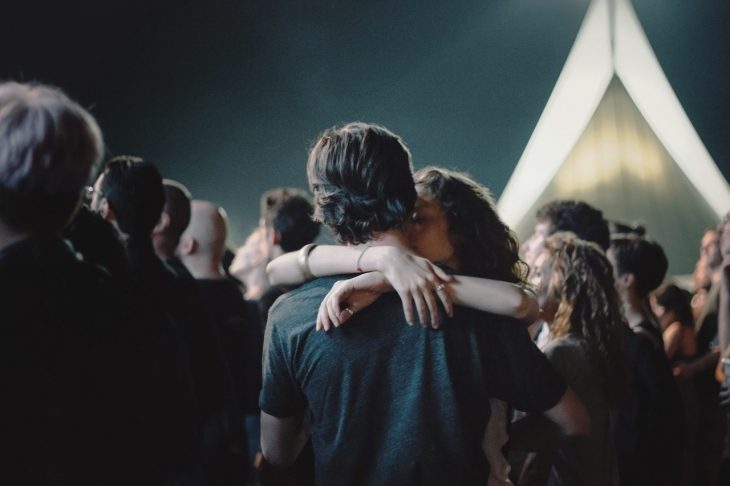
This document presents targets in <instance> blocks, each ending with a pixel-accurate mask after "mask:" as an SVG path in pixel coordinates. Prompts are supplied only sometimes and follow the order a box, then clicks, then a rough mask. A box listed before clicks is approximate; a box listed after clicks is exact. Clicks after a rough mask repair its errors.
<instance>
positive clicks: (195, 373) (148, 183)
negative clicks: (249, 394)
mask: <svg viewBox="0 0 730 486" xmlns="http://www.w3.org/2000/svg"><path fill="white" fill-rule="evenodd" d="M94 190H95V191H94V197H93V198H92V203H91V204H92V208H94V209H97V210H98V211H99V212H100V214H102V216H104V217H105V218H106V219H108V220H109V221H111V222H112V223H114V224H115V226H116V227H117V228H118V229H119V231H120V233H121V234H122V235H123V237H124V239H125V243H126V247H127V253H128V256H129V261H130V264H131V267H132V280H133V281H134V283H135V284H136V286H137V288H138V289H139V291H140V292H141V293H142V295H143V296H144V297H145V298H146V299H147V302H148V304H149V305H150V306H151V307H152V308H154V309H155V310H158V311H162V312H163V313H165V314H166V315H167V316H169V317H170V318H171V321H172V322H171V323H170V325H171V328H170V330H169V332H170V333H171V334H172V336H168V339H169V341H170V343H171V344H173V345H174V346H176V349H175V353H176V357H175V362H176V363H178V364H177V366H178V367H179V372H180V375H181V376H183V377H184V380H189V382H188V383H187V385H188V387H189V388H190V390H192V392H193V397H192V398H191V399H190V402H189V403H181V404H180V405H179V406H172V405H170V408H171V410H170V411H169V412H168V414H169V415H170V416H171V418H166V420H168V421H177V422H178V427H179V428H180V430H179V431H175V433H176V434H177V435H178V436H181V437H178V439H177V441H176V442H175V443H172V444H170V446H169V448H173V449H177V450H176V451H175V455H177V456H180V457H182V456H183V455H185V454H187V461H188V465H187V467H188V470H187V471H185V473H184V474H186V475H188V477H189V478H191V479H193V480H194V481H199V482H200V481H208V480H211V478H213V477H214V475H215V474H216V471H215V464H216V463H218V462H219V461H221V460H222V458H221V455H222V454H226V453H227V450H228V445H229V442H230V434H231V432H232V431H231V429H230V426H231V421H230V415H231V413H235V411H234V406H235V405H234V404H235V397H234V393H233V387H232V384H231V382H230V376H229V375H228V372H227V369H226V365H225V359H224V357H223V352H222V350H221V347H220V342H219V339H218V335H217V332H216V329H215V326H214V324H213V323H212V322H211V318H210V317H209V316H208V314H207V313H206V311H205V307H204V305H203V303H202V301H201V297H200V295H199V293H198V292H197V290H196V288H195V286H194V282H193V281H192V279H191V278H189V277H185V276H179V275H177V274H176V273H175V272H174V271H173V270H172V269H171V268H170V267H169V265H167V264H166V263H165V262H163V261H162V260H161V259H160V258H159V257H158V256H157V254H156V253H155V250H154V247H153V244H152V233H153V230H154V229H155V227H158V226H159V224H158V223H159V222H160V219H161V214H162V209H163V206H164V204H165V192H164V187H163V182H162V177H161V176H160V173H159V171H158V170H157V168H156V167H155V166H154V165H153V164H151V163H149V162H145V161H144V160H142V159H140V158H139V157H131V156H122V157H115V158H113V159H112V160H110V161H109V163H108V164H107V166H106V167H105V169H104V171H103V172H102V174H101V175H100V176H99V177H98V179H97V181H96V183H95V185H94ZM157 398H158V399H159V401H160V402H161V403H162V402H164V401H165V400H168V397H165V396H161V395H160V396H158V397H157ZM191 427H192V429H193V430H190V429H191Z"/></svg>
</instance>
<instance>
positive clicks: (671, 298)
mask: <svg viewBox="0 0 730 486" xmlns="http://www.w3.org/2000/svg"><path fill="white" fill-rule="evenodd" d="M655 295H656V303H657V304H659V305H660V306H662V307H664V309H666V310H667V311H668V312H674V314H675V316H676V318H677V320H678V321H679V323H680V324H681V325H683V326H686V327H691V328H692V329H694V317H692V304H691V301H692V295H691V294H690V293H689V292H688V291H687V290H685V289H683V288H680V287H678V286H677V285H675V284H667V285H663V286H662V287H660V288H659V289H658V290H657V291H656V294H655Z"/></svg>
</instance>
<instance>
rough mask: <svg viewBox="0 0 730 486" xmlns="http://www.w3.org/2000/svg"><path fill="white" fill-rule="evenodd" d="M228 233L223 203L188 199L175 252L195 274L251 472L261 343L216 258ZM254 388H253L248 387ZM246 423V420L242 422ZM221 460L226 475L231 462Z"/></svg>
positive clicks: (244, 461)
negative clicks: (220, 351) (218, 344)
mask: <svg viewBox="0 0 730 486" xmlns="http://www.w3.org/2000/svg"><path fill="white" fill-rule="evenodd" d="M227 237H228V223H227V217H226V213H225V211H224V210H223V208H221V207H218V206H216V205H215V204H213V203H212V202H210V201H201V200H193V201H192V203H191V213H190V223H189V224H188V226H187V228H186V229H185V232H184V233H183V234H182V236H181V238H180V243H179V245H178V248H177V255H178V257H179V259H180V261H181V262H182V264H184V265H185V267H186V268H187V270H188V272H189V273H190V274H191V275H192V276H193V278H194V279H195V286H196V288H197V289H198V291H199V293H200V294H201V296H202V302H203V303H204V304H205V306H206V309H207V311H208V313H209V314H210V316H211V318H212V321H213V322H214V323H215V326H216V329H217V331H218V335H219V336H220V341H221V346H222V348H223V352H224V355H225V358H226V363H227V365H228V373H229V375H230V376H231V379H232V382H233V387H234V390H235V393H236V402H237V405H238V411H239V413H238V414H237V416H236V418H235V426H236V428H237V430H240V431H241V433H239V434H237V437H236V439H237V444H236V445H237V446H238V447H239V448H241V450H243V451H245V454H246V459H242V460H241V465H242V466H245V468H246V469H245V472H246V474H247V476H249V477H250V475H251V470H250V467H251V465H252V464H253V462H254V461H253V459H254V454H255V452H256V451H257V450H258V442H259V434H258V427H257V426H256V427H251V424H250V422H251V421H250V420H245V417H251V418H252V419H255V422H256V423H257V422H258V403H257V402H258V390H259V389H260V386H261V377H260V376H261V365H260V360H261V351H260V349H256V348H255V347H258V348H260V347H261V339H260V332H259V329H258V322H257V321H252V320H250V319H249V315H248V311H247V308H246V303H245V302H244V300H243V292H242V291H241V288H240V284H238V283H236V282H235V281H234V280H232V279H230V278H228V276H227V275H226V273H225V272H224V270H223V266H222V264H221V256H222V255H223V252H224V251H225V244H226V239H227ZM252 390H253V391H252ZM244 424H246V425H244ZM231 466H232V464H228V465H225V467H227V468H228V470H229V475H230V476H233V474H234V471H235V468H234V467H231Z"/></svg>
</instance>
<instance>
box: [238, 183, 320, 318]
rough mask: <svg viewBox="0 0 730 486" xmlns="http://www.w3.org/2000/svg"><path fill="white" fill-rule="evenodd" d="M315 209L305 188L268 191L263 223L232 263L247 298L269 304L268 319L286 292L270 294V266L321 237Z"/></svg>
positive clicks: (262, 213) (264, 205) (265, 195)
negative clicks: (275, 302)
mask: <svg viewBox="0 0 730 486" xmlns="http://www.w3.org/2000/svg"><path fill="white" fill-rule="evenodd" d="M312 211H313V206H312V202H311V201H310V198H309V196H308V195H307V194H306V193H305V192H304V191H302V190H301V189H297V188H293V187H279V188H275V189H271V190H269V191H266V192H265V193H264V194H263V195H262V196H261V213H260V218H259V225H258V227H257V228H256V229H255V230H254V231H253V232H252V233H251V235H250V236H249V237H248V239H247V240H246V243H245V244H244V245H243V246H242V247H240V248H239V249H238V250H237V251H236V256H235V257H234V259H233V261H232V262H231V267H230V273H231V274H232V275H233V276H234V277H236V278H238V279H239V280H240V281H241V282H243V284H244V285H245V287H246V295H245V297H246V300H248V301H260V300H264V301H265V302H266V303H267V305H266V306H265V308H264V309H262V315H263V317H264V321H265V318H266V314H267V311H268V307H269V306H270V305H271V304H272V303H273V302H274V300H276V298H277V297H278V296H279V295H281V294H282V293H283V292H282V291H281V290H280V289H275V290H274V291H273V292H272V294H271V295H267V292H268V291H269V290H270V289H271V284H270V282H269V280H268V276H267V274H266V265H267V264H268V263H269V262H270V261H271V260H273V259H274V258H276V257H277V256H279V255H281V254H283V253H285V252H288V251H293V250H298V249H299V248H301V247H302V246H304V245H306V244H308V243H311V242H312V241H314V240H315V238H317V235H318V234H319V228H320V226H319V224H317V223H316V222H314V221H313V220H312Z"/></svg>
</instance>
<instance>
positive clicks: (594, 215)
mask: <svg viewBox="0 0 730 486" xmlns="http://www.w3.org/2000/svg"><path fill="white" fill-rule="evenodd" d="M537 221H538V222H547V223H549V224H550V230H549V233H551V234H552V233H556V232H558V231H570V232H572V233H575V235H576V236H578V238H580V239H581V240H585V241H592V242H593V243H596V244H597V245H598V246H600V247H601V248H603V250H604V251H605V250H607V249H608V246H609V244H610V243H611V238H610V235H609V231H608V223H607V222H606V220H605V219H604V218H603V213H602V212H601V211H600V210H599V209H596V208H594V207H593V206H591V205H590V204H588V203H586V202H583V201H575V200H571V199H557V200H555V201H550V202H549V203H547V204H545V205H544V206H542V207H541V208H540V209H538V210H537Z"/></svg>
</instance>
